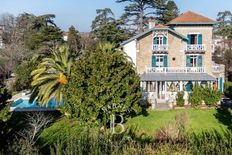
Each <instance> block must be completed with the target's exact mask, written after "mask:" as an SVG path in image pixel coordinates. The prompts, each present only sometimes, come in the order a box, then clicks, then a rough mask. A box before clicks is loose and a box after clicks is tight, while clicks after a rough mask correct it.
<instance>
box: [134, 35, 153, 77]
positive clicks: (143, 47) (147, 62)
mask: <svg viewBox="0 0 232 155" xmlns="http://www.w3.org/2000/svg"><path fill="white" fill-rule="evenodd" d="M136 46H137V47H136V49H137V54H136V55H137V56H136V57H137V60H136V64H137V65H136V67H137V71H138V73H139V74H142V73H144V72H145V68H146V66H147V67H150V66H151V57H152V33H149V34H148V35H147V36H145V37H143V38H141V39H140V40H138V41H137V45H136Z"/></svg>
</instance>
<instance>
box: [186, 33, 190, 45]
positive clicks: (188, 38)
mask: <svg viewBox="0 0 232 155" xmlns="http://www.w3.org/2000/svg"><path fill="white" fill-rule="evenodd" d="M187 38H188V44H191V35H190V34H188V36H187Z"/></svg>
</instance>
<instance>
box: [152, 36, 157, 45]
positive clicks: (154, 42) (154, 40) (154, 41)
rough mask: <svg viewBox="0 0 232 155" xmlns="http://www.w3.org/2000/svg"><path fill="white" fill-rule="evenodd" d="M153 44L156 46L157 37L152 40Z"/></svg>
mask: <svg viewBox="0 0 232 155" xmlns="http://www.w3.org/2000/svg"><path fill="white" fill-rule="evenodd" d="M153 44H154V45H156V44H157V37H154V38H153Z"/></svg>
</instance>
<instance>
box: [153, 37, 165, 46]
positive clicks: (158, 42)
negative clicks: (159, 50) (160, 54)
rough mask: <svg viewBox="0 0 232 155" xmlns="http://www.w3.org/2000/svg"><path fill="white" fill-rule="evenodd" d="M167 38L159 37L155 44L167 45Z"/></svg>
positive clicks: (156, 38) (154, 41)
mask: <svg viewBox="0 0 232 155" xmlns="http://www.w3.org/2000/svg"><path fill="white" fill-rule="evenodd" d="M166 42H167V38H166V37H165V36H157V37H154V38H153V44H155V45H166Z"/></svg>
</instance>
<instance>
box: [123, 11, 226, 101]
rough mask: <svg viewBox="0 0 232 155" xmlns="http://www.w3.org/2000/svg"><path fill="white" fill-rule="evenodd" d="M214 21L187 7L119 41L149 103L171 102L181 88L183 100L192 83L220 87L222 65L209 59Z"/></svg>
mask: <svg viewBox="0 0 232 155" xmlns="http://www.w3.org/2000/svg"><path fill="white" fill-rule="evenodd" d="M214 24H216V21H214V20H212V19H209V18H207V17H204V16H202V15H199V14H197V13H194V12H191V11H188V12H186V13H183V14H181V15H180V16H179V17H177V18H175V19H173V20H172V21H170V22H169V23H168V24H166V25H160V24H158V25H156V23H155V21H152V20H151V21H150V22H149V29H148V30H147V31H146V32H143V33H141V34H138V35H136V36H134V37H132V38H131V39H129V40H127V41H125V42H123V43H122V47H123V50H124V52H125V53H127V55H128V56H130V57H131V59H132V61H133V63H134V64H135V66H136V69H137V72H138V73H139V75H140V78H141V88H142V90H143V91H144V92H145V94H146V98H147V99H148V101H149V102H151V103H174V104H175V99H176V94H177V92H178V91H184V94H185V95H184V99H185V103H186V104H188V95H189V92H190V91H191V87H192V86H193V85H196V84H200V85H203V86H209V87H212V89H218V90H220V91H221V92H222V91H223V83H224V70H225V67H224V65H221V64H215V63H214V62H213V61H212V53H214V50H215V49H214V44H213V42H214V41H213V26H214Z"/></svg>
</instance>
